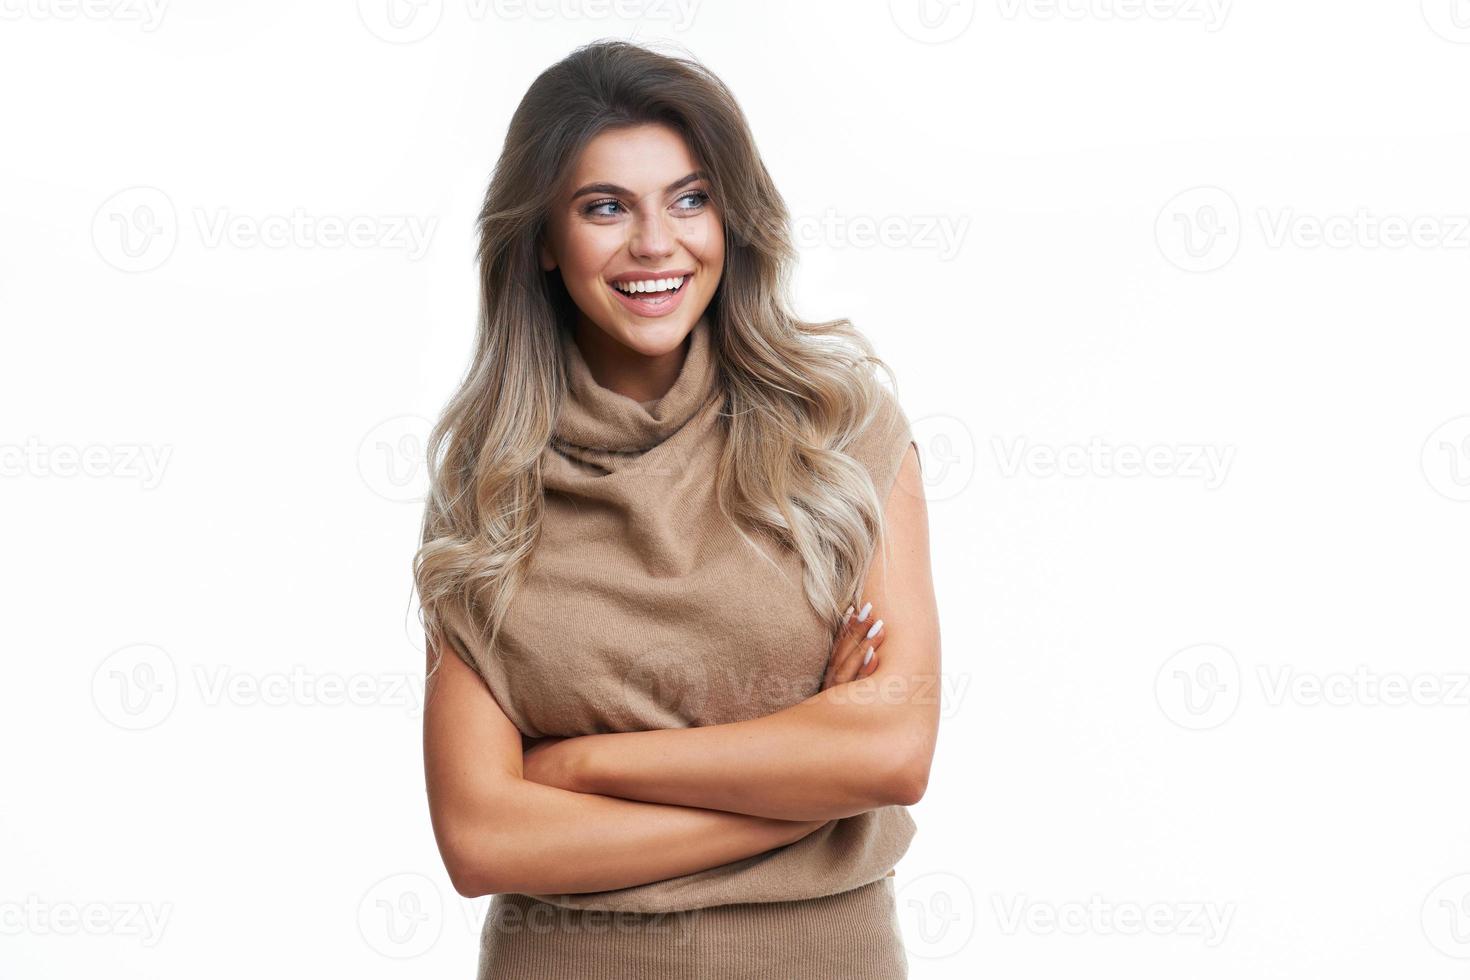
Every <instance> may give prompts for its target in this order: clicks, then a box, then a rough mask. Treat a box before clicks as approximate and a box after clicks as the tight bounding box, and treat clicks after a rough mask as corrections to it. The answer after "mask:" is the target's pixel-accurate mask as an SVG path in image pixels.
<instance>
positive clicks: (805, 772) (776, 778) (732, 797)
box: [525, 677, 913, 820]
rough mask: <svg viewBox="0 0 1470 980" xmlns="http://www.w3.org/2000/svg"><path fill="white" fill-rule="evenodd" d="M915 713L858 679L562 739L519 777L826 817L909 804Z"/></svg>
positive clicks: (649, 798) (786, 816) (793, 816)
mask: <svg viewBox="0 0 1470 980" xmlns="http://www.w3.org/2000/svg"><path fill="white" fill-rule="evenodd" d="M911 710H912V708H911V706H909V705H906V704H903V703H895V699H894V698H893V697H891V696H887V695H885V693H884V691H883V690H882V689H881V685H880V682H879V679H878V678H876V677H875V678H864V679H861V680H858V681H854V682H852V683H850V684H845V685H842V686H840V687H836V688H830V689H828V690H825V691H822V692H821V693H820V694H817V695H814V696H813V697H810V698H808V699H807V700H805V701H802V702H801V703H799V704H796V705H792V706H791V707H789V708H785V709H782V710H781V711H778V712H775V713H773V714H770V715H766V716H764V717H760V718H753V719H750V720H747V721H739V722H731V723H729V724H724V725H709V726H705V727H699V728H673V729H662V730H657V731H645V732H617V733H608V734H600V735H584V736H580V737H577V738H569V739H565V740H563V741H561V742H559V743H557V744H556V745H552V746H548V747H547V749H546V751H545V754H544V755H542V756H540V757H539V758H538V757H537V755H535V754H532V755H528V756H527V758H526V766H525V775H526V778H527V779H534V780H538V781H543V782H546V783H548V784H550V785H554V786H559V787H564V788H568V789H574V790H577V791H580V792H586V793H600V794H606V795H609V796H618V797H623V798H625V799H629V800H641V801H646V802H654V803H666V804H674V805H680V806H694V807H707V808H710V809H715V810H724V811H729V812H731V813H737V814H748V815H753V816H760V817H773V818H777V819H783V820H813V819H818V820H832V819H837V818H839V817H847V816H851V815H853V814H856V813H862V812H864V811H866V810H872V809H874V808H876V807H880V806H887V805H890V804H895V803H900V804H902V803H908V802H911V800H910V799H909V795H910V791H909V788H908V785H907V783H906V780H907V779H908V773H909V771H910V768H909V767H908V766H907V765H906V764H905V763H906V760H907V759H908V758H909V754H910V752H911V746H909V745H907V744H905V743H906V741H909V740H911V736H908V735H906V734H905V733H906V732H909V731H912V730H913V726H912V725H910V724H908V720H907V718H906V717H905V712H908V711H911Z"/></svg>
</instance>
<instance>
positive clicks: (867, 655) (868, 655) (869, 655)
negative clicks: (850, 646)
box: [863, 647, 873, 667]
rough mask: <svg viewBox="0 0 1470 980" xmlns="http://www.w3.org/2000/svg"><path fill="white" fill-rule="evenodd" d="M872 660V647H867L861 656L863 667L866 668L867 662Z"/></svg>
mask: <svg viewBox="0 0 1470 980" xmlns="http://www.w3.org/2000/svg"><path fill="white" fill-rule="evenodd" d="M872 659H873V648H872V647H868V652H867V653H865V654H863V666H864V667H866V666H867V665H868V661H869V660H872Z"/></svg>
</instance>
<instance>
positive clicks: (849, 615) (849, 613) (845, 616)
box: [842, 606, 852, 626]
mask: <svg viewBox="0 0 1470 980" xmlns="http://www.w3.org/2000/svg"><path fill="white" fill-rule="evenodd" d="M851 618H852V607H851V606H848V607H847V612H845V613H843V614H842V625H843V626H846V625H847V621H848V620H849V619H851Z"/></svg>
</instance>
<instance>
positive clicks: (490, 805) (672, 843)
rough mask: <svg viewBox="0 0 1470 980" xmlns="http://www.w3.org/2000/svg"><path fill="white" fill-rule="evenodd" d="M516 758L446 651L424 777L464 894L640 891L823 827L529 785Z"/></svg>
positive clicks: (430, 711)
mask: <svg viewBox="0 0 1470 980" xmlns="http://www.w3.org/2000/svg"><path fill="white" fill-rule="evenodd" d="M433 659H434V655H433V651H432V650H431V651H429V663H430V665H431V666H432V663H433ZM521 758H522V755H521V735H520V732H519V731H517V730H516V727H515V726H514V725H513V724H512V723H511V721H510V719H508V718H507V717H506V716H505V712H504V711H503V710H502V709H501V708H500V705H499V704H497V703H496V701H495V699H494V697H493V696H492V695H491V694H490V690H489V688H487V687H486V686H485V683H484V681H483V680H482V679H481V678H480V677H479V675H478V674H476V673H475V672H474V671H473V670H472V669H471V668H470V667H469V665H468V664H466V663H465V662H464V661H463V660H462V659H461V658H460V657H459V656H458V655H457V654H455V653H454V652H452V651H448V650H446V651H445V652H444V656H443V657H442V663H441V665H440V667H439V669H438V670H437V671H435V673H434V675H433V677H432V678H431V680H430V683H429V685H428V690H427V691H426V698H425V705H424V775H425V780H426V784H427V790H428V797H429V814H430V819H431V822H432V824H433V828H434V837H435V840H436V842H437V843H438V846H439V853H440V856H441V857H442V858H443V860H444V866H445V869H446V870H447V871H448V873H449V877H450V880H451V881H452V882H453V884H454V888H455V891H457V892H459V894H461V895H464V896H466V897H474V896H479V895H487V894H496V893H500V892H523V893H524V892H529V893H534V894H557V893H577V892H589V891H603V890H605V889H611V888H625V887H628V886H632V885H641V884H644V883H646V882H650V881H659V880H661V879H664V878H671V877H674V876H676V875H682V874H689V873H691V872H695V871H702V870H704V869H706V868H712V867H716V866H717V865H721V864H727V863H729V862H731V861H737V860H739V859H741V858H745V857H750V856H751V855H753V854H759V853H761V852H763V851H768V850H771V849H772V848H775V847H780V846H782V845H784V844H789V843H791V842H792V841H795V840H798V839H800V838H801V837H804V836H806V835H807V834H809V833H811V832H812V831H813V830H815V829H816V828H818V827H820V826H821V825H822V824H823V823H824V822H825V821H822V820H807V821H790V820H775V819H769V818H765V817H755V816H748V815H744V814H736V813H726V812H721V811H718V810H709V809H698V808H691V807H686V806H669V805H665V804H660V803H647V802H637V801H631V800H624V799H614V798H611V797H607V796H599V795H589V794H583V793H578V792H572V791H569V790H565V789H559V788H556V787H551V786H544V785H540V784H538V783H535V782H531V781H529V780H526V779H525V778H523V775H522V771H521Z"/></svg>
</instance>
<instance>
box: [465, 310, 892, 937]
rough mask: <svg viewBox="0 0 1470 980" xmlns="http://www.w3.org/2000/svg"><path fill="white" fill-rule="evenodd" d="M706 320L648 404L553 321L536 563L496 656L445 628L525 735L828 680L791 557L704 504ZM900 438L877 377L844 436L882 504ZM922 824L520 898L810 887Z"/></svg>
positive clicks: (635, 903) (791, 696) (676, 714)
mask: <svg viewBox="0 0 1470 980" xmlns="http://www.w3.org/2000/svg"><path fill="white" fill-rule="evenodd" d="M706 316H707V315H706ZM711 329H712V328H711V326H710V324H709V321H708V319H707V318H706V319H701V320H700V321H699V322H698V323H697V324H696V326H695V328H694V330H693V332H692V334H691V340H690V347H689V350H688V353H687V355H686V357H685V360H684V364H683V366H682V367H681V368H680V372H679V375H678V378H677V380H676V381H675V383H674V385H673V387H672V388H670V389H669V391H668V392H667V393H666V394H665V395H664V396H663V397H661V398H659V399H656V400H653V401H649V402H641V403H640V402H638V401H635V400H634V399H632V398H629V397H627V396H625V395H622V394H619V393H617V392H614V391H612V390H611V389H607V388H603V387H601V386H600V385H598V384H597V382H596V381H595V380H593V377H592V374H591V372H590V370H589V369H588V367H587V364H586V362H585V360H584V359H583V358H582V355H581V352H580V350H579V348H578V347H577V345H576V344H575V343H574V342H573V341H572V339H571V336H570V334H568V333H566V332H565V331H563V332H562V333H561V334H560V337H561V350H562V355H563V357H564V359H565V360H564V363H565V365H566V369H567V372H568V373H567V377H568V380H569V391H568V395H567V399H566V401H565V402H564V404H563V407H562V410H561V414H560V417H559V419H558V422H557V427H556V433H555V436H554V437H553V439H552V441H551V444H550V445H549V446H548V447H547V449H546V451H545V456H544V458H543V478H544V485H545V495H546V498H545V499H546V510H545V517H544V522H543V526H542V533H541V539H540V540H539V542H538V543H537V546H536V551H535V552H534V554H533V556H532V559H531V561H530V569H529V574H528V577H527V579H526V581H525V582H524V584H523V585H522V586H521V588H520V589H519V591H518V592H517V593H516V595H515V597H514V599H513V600H512V604H511V607H510V609H509V611H508V614H507V618H506V620H505V622H504V624H503V626H502V630H501V635H500V649H499V650H498V651H497V652H496V653H495V654H494V655H491V654H489V653H488V652H487V651H485V650H482V649H479V647H478V644H477V642H476V641H475V640H474V632H473V631H472V630H467V629H464V628H463V625H462V624H458V625H456V624H453V622H452V621H451V626H452V627H453V628H451V630H450V635H449V640H450V645H451V647H452V648H453V649H455V651H456V652H457V653H458V654H459V656H461V657H462V658H463V659H464V660H465V661H466V662H467V663H469V664H470V666H472V667H473V668H474V669H475V670H476V672H477V673H479V674H480V676H481V677H483V678H484V680H485V682H486V684H488V685H489V688H490V691H491V693H492V694H493V695H494V697H495V699H496V701H497V702H498V703H499V704H500V706H501V708H502V709H504V711H505V713H506V715H507V716H508V717H509V718H510V719H511V721H512V722H514V724H515V725H516V727H517V728H519V729H520V731H521V732H522V733H523V734H525V735H528V736H531V737H536V738H539V737H541V736H544V735H557V736H575V735H587V734H595V733H602V732H624V731H645V730H649V729H659V728H682V727H691V726H696V725H719V724H723V723H726V722H734V721H741V720H745V719H749V718H756V717H761V716H763V715H767V714H771V713H773V712H775V711H779V710H781V709H782V708H786V707H789V706H791V705H793V704H796V703H798V702H800V701H802V700H805V699H806V698H808V697H811V696H812V695H814V694H816V693H818V692H819V691H820V690H821V680H822V675H823V672H824V671H825V668H826V663H827V656H828V653H829V652H830V649H831V641H832V637H831V634H830V633H829V631H828V629H827V627H826V626H825V624H824V623H823V621H822V619H821V617H820V616H818V615H817V613H816V612H815V611H814V610H813V609H812V608H811V606H810V604H809V603H808V602H807V601H806V597H805V595H804V594H803V591H802V588H801V563H800V560H799V558H798V557H797V556H796V554H795V553H794V552H792V551H790V550H789V549H785V548H782V547H779V546H776V545H773V544H771V543H769V542H768V541H767V540H766V539H765V538H764V537H757V536H755V535H751V537H752V540H754V541H756V542H757V543H758V546H759V547H761V548H762V549H763V550H764V551H765V553H766V554H767V556H768V557H769V558H770V559H771V561H766V560H764V559H762V558H761V557H760V556H759V555H758V554H756V553H755V552H754V551H753V550H752V547H753V546H752V545H749V544H746V543H745V542H744V541H743V540H742V539H741V538H740V536H739V535H738V534H737V533H736V531H735V529H734V527H733V526H732V525H731V524H730V523H729V521H727V520H726V519H725V518H724V516H723V515H721V514H720V513H719V510H718V508H717V507H716V504H715V497H714V492H715V488H714V472H715V466H716V463H717V461H718V459H719V455H720V451H721V450H722V448H723V446H724V440H725V435H724V429H723V426H722V425H721V417H720V413H721V411H722V409H723V402H724V399H723V397H722V389H721V387H720V385H719V383H718V377H717V375H718V370H717V362H716V359H715V356H714V351H713V347H712V336H711ZM911 441H912V438H911V433H910V429H909V424H908V420H907V418H906V417H905V416H904V414H903V412H902V410H901V409H900V407H899V405H898V402H897V400H896V399H894V398H893V396H892V395H891V393H888V392H887V391H886V389H884V404H883V408H882V410H881V411H880V413H879V415H878V417H877V419H876V420H875V421H874V423H873V424H872V425H870V426H869V427H868V428H867V429H865V430H864V432H863V433H862V435H861V436H860V437H859V438H858V439H857V440H856V441H855V442H854V444H853V445H851V446H849V447H847V449H846V450H845V451H846V452H848V453H849V454H850V455H851V456H853V458H855V459H857V460H858V461H859V462H861V463H862V464H863V465H864V466H865V467H866V468H867V469H868V471H869V472H870V473H871V475H872V478H873V481H874V484H875V487H876V489H877V491H878V497H879V499H880V500H887V498H888V495H889V491H890V489H891V488H892V486H893V483H894V480H895V478H896V476H897V473H898V468H899V464H900V463H901V461H902V457H903V454H904V452H905V450H906V449H907V448H908V446H909V445H910V443H911ZM914 831H915V825H914V822H913V820H912V818H911V817H910V816H909V813H908V810H907V809H906V808H904V807H901V806H889V807H883V808H880V809H877V810H870V811H868V812H866V813H861V814H858V815H856V816H852V817H846V818H842V819H837V820H833V821H831V822H829V823H828V824H826V825H825V826H823V827H821V828H819V829H818V830H816V831H815V832H813V833H811V834H809V835H808V836H806V837H804V838H802V839H801V840H799V841H796V842H795V843H792V844H789V845H786V846H784V847H779V848H776V849H775V850H772V851H767V852H765V853H762V854H759V855H755V856H753V857H750V858H746V859H743V860H740V861H735V862H732V863H729V864H725V865H721V866H719V867H715V868H709V869H706V870H704V871H700V872H696V873H694V874H688V875H681V876H678V877H675V878H667V879H664V880H661V881H655V882H650V883H647V884H642V885H636V886H633V887H630V888H621V889H616V890H611V891H601V892H588V893H581V894H573V895H536V896H532V897H534V898H538V899H541V900H542V901H547V902H551V903H553V904H557V905H562V906H565V907H568V908H583V909H606V910H628V911H639V912H662V911H675V910H683V909H695V908H706V907H710V906H716V905H725V904H729V903H733V902H777V901H788V900H792V899H805V898H816V897H819V896H824V895H832V894H836V893H838V892H842V891H847V890H849V889H852V888H856V887H858V886H860V885H863V884H867V883H868V882H871V881H875V880H877V879H879V878H882V877H884V876H885V875H887V874H888V873H889V872H890V871H891V870H892V868H893V866H894V864H895V863H896V862H897V861H898V859H899V858H900V857H901V856H902V855H903V853H904V851H905V850H906V849H907V848H908V845H909V842H910V840H911V839H912V837H913V834H914Z"/></svg>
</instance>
